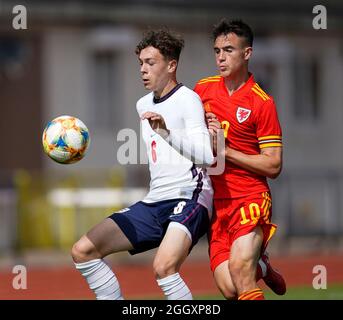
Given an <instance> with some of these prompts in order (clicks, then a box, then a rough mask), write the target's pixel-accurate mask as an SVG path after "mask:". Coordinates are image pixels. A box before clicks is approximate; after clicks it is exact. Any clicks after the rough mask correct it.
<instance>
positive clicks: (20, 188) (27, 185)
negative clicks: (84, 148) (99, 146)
mask: <svg viewBox="0 0 343 320" xmlns="http://www.w3.org/2000/svg"><path fill="white" fill-rule="evenodd" d="M14 181H15V187H16V192H17V215H18V217H17V227H18V229H17V232H18V241H17V249H19V250H20V249H26V248H59V249H66V250H69V249H70V247H71V245H72V244H73V243H74V242H75V241H76V240H77V239H78V238H79V237H80V236H81V235H82V234H84V233H85V232H86V231H87V230H89V228H91V227H92V226H94V225H95V224H97V223H98V222H100V221H101V220H102V219H103V218H105V217H107V216H108V215H110V214H111V213H112V212H115V211H117V210H118V209H121V208H123V207H124V206H127V203H126V200H127V195H128V192H129V191H128V190H126V191H125V189H123V188H122V187H123V181H124V177H123V172H122V171H121V170H120V169H116V170H112V171H107V172H91V173H90V172H86V173H85V172H79V173H72V174H69V175H65V176H60V175H59V174H53V173H49V174H44V173H37V172H35V173H31V172H30V173H29V172H27V171H18V172H17V173H16V175H15V179H14ZM136 191H137V190H136ZM130 192H131V195H132V190H130ZM142 194H144V190H138V192H136V198H138V197H141V195H142ZM124 195H126V197H125V196H124ZM131 198H135V195H133V197H131ZM132 200H134V199H132ZM137 200H139V199H137Z"/></svg>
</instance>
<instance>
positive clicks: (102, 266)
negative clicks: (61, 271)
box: [75, 259, 124, 300]
mask: <svg viewBox="0 0 343 320" xmlns="http://www.w3.org/2000/svg"><path fill="white" fill-rule="evenodd" d="M75 267H76V269H77V270H79V271H80V272H81V274H82V275H83V276H84V277H85V279H86V280H87V282H88V285H89V287H90V288H91V289H92V290H93V291H94V293H95V296H96V299H97V300H123V299H124V298H123V296H122V295H121V290H120V286H119V282H118V279H117V278H116V276H115V274H114V273H113V271H112V269H111V268H110V267H109V266H108V265H107V264H106V263H105V261H104V260H102V259H94V260H90V261H87V262H82V263H75Z"/></svg>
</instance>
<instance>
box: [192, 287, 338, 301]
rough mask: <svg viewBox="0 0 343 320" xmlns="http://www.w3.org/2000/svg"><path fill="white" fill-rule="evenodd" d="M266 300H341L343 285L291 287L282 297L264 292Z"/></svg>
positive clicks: (210, 297) (209, 296)
mask: <svg viewBox="0 0 343 320" xmlns="http://www.w3.org/2000/svg"><path fill="white" fill-rule="evenodd" d="M264 293H265V297H266V299H267V300H343V284H332V285H330V284H329V285H328V286H327V289H318V290H316V289H314V288H312V287H291V288H288V289H287V292H286V294H285V295H284V296H278V295H276V294H274V293H273V292H271V291H270V290H264ZM194 298H195V299H196V300H200V299H203V300H223V297H222V296H221V295H201V296H195V297H194Z"/></svg>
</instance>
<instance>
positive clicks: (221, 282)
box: [213, 260, 237, 300]
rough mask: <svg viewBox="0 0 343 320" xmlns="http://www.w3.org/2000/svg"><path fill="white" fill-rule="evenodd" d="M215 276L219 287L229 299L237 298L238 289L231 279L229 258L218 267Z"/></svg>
mask: <svg viewBox="0 0 343 320" xmlns="http://www.w3.org/2000/svg"><path fill="white" fill-rule="evenodd" d="M213 277H214V281H215V283H216V285H217V287H218V289H219V290H220V292H221V293H222V295H223V296H224V297H225V298H226V299H227V300H237V291H236V288H235V286H234V284H233V282H232V279H231V275H230V271H229V261H228V260H225V261H224V262H222V263H221V264H220V265H219V266H218V267H216V269H215V270H214V272H213Z"/></svg>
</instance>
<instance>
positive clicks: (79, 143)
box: [42, 116, 90, 164]
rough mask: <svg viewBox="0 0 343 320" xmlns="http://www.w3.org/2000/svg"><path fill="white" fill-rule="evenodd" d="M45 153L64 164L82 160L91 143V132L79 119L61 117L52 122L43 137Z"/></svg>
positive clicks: (47, 126)
mask: <svg viewBox="0 0 343 320" xmlns="http://www.w3.org/2000/svg"><path fill="white" fill-rule="evenodd" d="M42 142H43V148H44V152H45V153H46V154H47V155H48V156H49V157H50V158H51V159H53V160H54V161H56V162H58V163H63V164H69V163H74V162H77V161H79V160H81V159H82V158H83V157H84V156H85V154H86V151H87V149H88V146H89V143H90V137H89V131H88V129H87V127H86V125H85V124H84V123H83V122H82V121H81V120H80V119H78V118H76V117H72V116H60V117H57V118H55V119H53V120H52V121H50V122H49V123H48V124H47V125H46V127H45V129H44V132H43V137H42Z"/></svg>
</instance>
